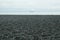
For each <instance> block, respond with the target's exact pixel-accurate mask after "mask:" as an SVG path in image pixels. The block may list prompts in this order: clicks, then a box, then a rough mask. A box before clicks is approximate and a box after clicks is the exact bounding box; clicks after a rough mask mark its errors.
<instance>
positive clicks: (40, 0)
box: [0, 0, 60, 10]
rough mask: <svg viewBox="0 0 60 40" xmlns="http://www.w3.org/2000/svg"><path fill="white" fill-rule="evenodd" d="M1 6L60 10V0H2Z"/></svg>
mask: <svg viewBox="0 0 60 40" xmlns="http://www.w3.org/2000/svg"><path fill="white" fill-rule="evenodd" d="M0 8H32V9H33V8H38V9H39V8H40V9H49V10H52V9H53V10H60V0H0Z"/></svg>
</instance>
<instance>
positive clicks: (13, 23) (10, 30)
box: [0, 15, 60, 40]
mask: <svg viewBox="0 0 60 40" xmlns="http://www.w3.org/2000/svg"><path fill="white" fill-rule="evenodd" d="M0 40H60V16H56V15H55V16H53V15H52V16H47V15H45V16H44V15H41V16H37V15H36V16H24V15H19V16H13V15H12V16H6V15H5V16H3V15H0Z"/></svg>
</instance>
